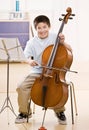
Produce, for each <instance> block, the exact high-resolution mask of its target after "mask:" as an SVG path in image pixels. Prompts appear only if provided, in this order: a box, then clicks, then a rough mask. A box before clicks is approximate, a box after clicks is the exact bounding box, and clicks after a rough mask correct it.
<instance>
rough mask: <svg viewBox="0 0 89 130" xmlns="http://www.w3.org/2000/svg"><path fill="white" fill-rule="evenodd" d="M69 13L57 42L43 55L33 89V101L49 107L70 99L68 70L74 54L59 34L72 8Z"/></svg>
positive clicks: (64, 20) (59, 105)
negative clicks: (38, 75)
mask: <svg viewBox="0 0 89 130" xmlns="http://www.w3.org/2000/svg"><path fill="white" fill-rule="evenodd" d="M66 11H67V14H66V15H63V16H64V19H63V20H62V24H61V27H60V29H59V32H58V35H57V38H56V42H55V44H53V45H50V46H48V47H47V48H46V49H45V50H44V52H43V55H42V67H43V71H42V74H41V76H40V77H38V78H37V79H36V81H35V82H34V84H33V86H32V89H31V99H32V101H33V102H34V103H35V104H37V105H39V106H42V107H44V108H45V109H47V108H57V107H58V108H61V107H62V106H64V105H65V103H66V102H67V100H68V85H67V84H66V83H65V81H66V79H65V76H66V72H67V71H68V70H69V69H70V67H71V64H72V61H73V54H72V50H71V48H70V46H67V44H65V43H64V44H61V43H60V38H59V34H60V33H61V32H62V31H63V27H64V24H66V23H67V21H68V19H69V18H70V16H71V15H72V14H71V13H72V10H71V8H70V7H69V8H67V10H66Z"/></svg>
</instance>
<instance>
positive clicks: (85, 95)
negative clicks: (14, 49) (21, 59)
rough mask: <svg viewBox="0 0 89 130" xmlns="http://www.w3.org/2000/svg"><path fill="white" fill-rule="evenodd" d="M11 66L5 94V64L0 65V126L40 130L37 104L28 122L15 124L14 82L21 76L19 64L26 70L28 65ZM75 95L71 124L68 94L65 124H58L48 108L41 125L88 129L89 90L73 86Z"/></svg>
mask: <svg viewBox="0 0 89 130" xmlns="http://www.w3.org/2000/svg"><path fill="white" fill-rule="evenodd" d="M3 66H4V69H3ZM13 66H14V65H13ZM13 66H12V65H11V66H10V75H11V74H12V71H13V74H12V76H10V88H9V95H8V96H7V91H6V88H7V86H6V85H7V84H6V81H7V80H5V79H6V78H4V76H3V75H6V69H5V68H6V65H5V64H4V65H0V67H1V70H0V71H1V72H2V71H3V72H4V73H3V72H2V76H1V77H0V85H1V87H0V128H2V129H3V130H40V127H41V126H42V121H43V115H44V110H42V107H41V106H37V105H35V114H33V116H32V118H30V119H29V122H28V123H23V124H15V118H16V115H18V104H17V93H16V91H15V89H16V82H17V81H18V79H20V78H21V76H22V73H20V71H21V72H22V68H21V67H20V66H22V67H23V71H24V70H27V69H26V67H28V66H24V65H18V64H16V65H15V66H14V67H15V68H17V66H18V68H19V70H17V69H16V70H15V69H13ZM24 72H26V74H27V73H28V71H24ZM14 73H15V74H16V75H17V76H16V75H15V74H14ZM18 73H20V74H21V75H20V77H19V76H18ZM24 76H25V75H24ZM2 78H4V80H2ZM78 84H79V83H78ZM4 85H5V86H6V87H5V86H4ZM12 85H13V86H12ZM75 96H76V106H77V114H78V115H76V109H75V102H74V100H73V113H74V114H73V115H74V118H73V119H74V124H72V115H71V100H70V95H69V98H68V101H67V103H66V104H65V107H66V111H65V114H66V117H67V125H60V124H59V122H58V120H57V118H56V117H55V115H54V112H53V111H52V110H49V109H48V110H47V112H46V116H45V120H44V125H43V126H44V127H45V129H47V130H89V103H88V102H87V101H88V99H89V90H88V89H76V88H75ZM7 97H9V98H7ZM8 99H9V100H8ZM10 102H11V104H10ZM4 103H5V104H4ZM3 105H4V106H3ZM11 105H12V107H13V110H14V112H15V113H13V111H11V109H12V107H11ZM2 107H4V108H5V109H4V110H3V111H1V110H2ZM31 107H32V108H33V107H34V104H33V102H32V104H31ZM10 108H11V109H10ZM15 114H16V115H15Z"/></svg>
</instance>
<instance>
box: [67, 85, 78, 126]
mask: <svg viewBox="0 0 89 130" xmlns="http://www.w3.org/2000/svg"><path fill="white" fill-rule="evenodd" d="M69 86H70V99H71V115H72V124H74V113H73V97H74V105H75V111H76V115H77V105H76V98H75V91H74V84H73V83H72V82H70V84H69Z"/></svg>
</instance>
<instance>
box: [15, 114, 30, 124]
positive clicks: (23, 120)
mask: <svg viewBox="0 0 89 130" xmlns="http://www.w3.org/2000/svg"><path fill="white" fill-rule="evenodd" d="M31 117H32V113H30V114H29V115H26V114H23V113H20V114H19V115H18V116H17V118H16V120H15V123H26V122H27V118H31Z"/></svg>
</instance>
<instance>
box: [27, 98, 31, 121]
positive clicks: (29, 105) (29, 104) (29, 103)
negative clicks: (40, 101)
mask: <svg viewBox="0 0 89 130" xmlns="http://www.w3.org/2000/svg"><path fill="white" fill-rule="evenodd" d="M30 107H31V99H30V101H29V102H28V116H27V122H28V119H29V110H30Z"/></svg>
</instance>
